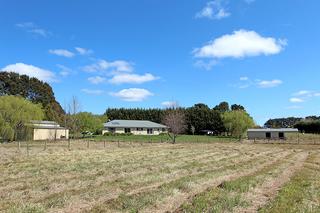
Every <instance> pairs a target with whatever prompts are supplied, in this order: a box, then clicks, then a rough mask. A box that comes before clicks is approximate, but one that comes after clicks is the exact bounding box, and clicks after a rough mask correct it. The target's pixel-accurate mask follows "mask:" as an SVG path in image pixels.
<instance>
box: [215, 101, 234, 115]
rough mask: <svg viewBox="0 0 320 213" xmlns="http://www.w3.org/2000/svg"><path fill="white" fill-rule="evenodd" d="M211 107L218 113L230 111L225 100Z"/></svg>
mask: <svg viewBox="0 0 320 213" xmlns="http://www.w3.org/2000/svg"><path fill="white" fill-rule="evenodd" d="M213 109H214V110H217V111H218V112H220V113H225V112H228V111H230V108H229V104H228V102H226V101H223V102H221V103H220V104H218V105H217V106H215V107H214V108H213Z"/></svg>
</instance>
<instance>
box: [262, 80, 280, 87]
mask: <svg viewBox="0 0 320 213" xmlns="http://www.w3.org/2000/svg"><path fill="white" fill-rule="evenodd" d="M280 84H282V81H281V80H278V79H274V80H271V81H266V80H264V81H259V82H258V83H257V85H258V87H260V88H271V87H277V86H279V85H280Z"/></svg>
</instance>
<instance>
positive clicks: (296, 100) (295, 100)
mask: <svg viewBox="0 0 320 213" xmlns="http://www.w3.org/2000/svg"><path fill="white" fill-rule="evenodd" d="M289 101H290V102H292V103H302V102H304V100H303V99H301V98H290V99H289Z"/></svg>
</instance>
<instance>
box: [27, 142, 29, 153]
mask: <svg viewBox="0 0 320 213" xmlns="http://www.w3.org/2000/svg"><path fill="white" fill-rule="evenodd" d="M27 156H29V141H28V140H27Z"/></svg>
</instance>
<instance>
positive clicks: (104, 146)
mask: <svg viewBox="0 0 320 213" xmlns="http://www.w3.org/2000/svg"><path fill="white" fill-rule="evenodd" d="M103 148H106V141H105V140H104V141H103Z"/></svg>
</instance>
